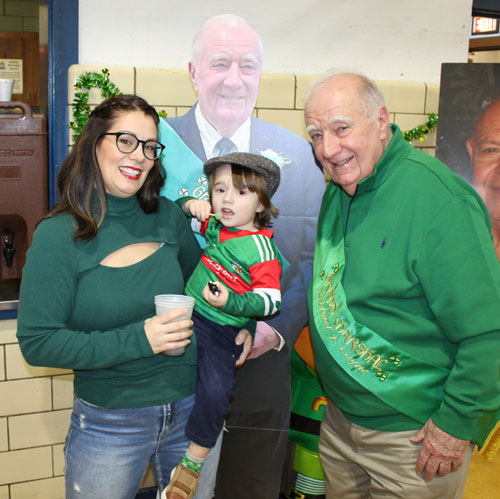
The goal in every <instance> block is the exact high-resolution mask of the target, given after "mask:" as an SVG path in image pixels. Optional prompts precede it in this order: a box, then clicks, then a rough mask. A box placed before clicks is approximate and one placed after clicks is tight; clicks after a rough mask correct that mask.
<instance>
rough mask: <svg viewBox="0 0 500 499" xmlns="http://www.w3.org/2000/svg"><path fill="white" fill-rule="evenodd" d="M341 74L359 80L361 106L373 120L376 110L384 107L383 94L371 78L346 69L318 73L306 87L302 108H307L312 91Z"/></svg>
mask: <svg viewBox="0 0 500 499" xmlns="http://www.w3.org/2000/svg"><path fill="white" fill-rule="evenodd" d="M341 75H353V76H357V77H358V78H359V80H360V94H361V97H362V102H361V103H360V104H361V108H362V111H363V112H364V113H365V114H366V116H367V118H368V120H370V121H373V120H375V119H376V117H377V111H378V110H379V109H380V107H382V106H383V107H386V104H385V99H384V96H383V95H382V92H381V91H380V90H379V88H378V87H377V85H376V84H375V82H374V81H373V80H370V78H368V77H367V76H365V75H364V74H361V73H357V72H354V71H346V70H341V69H337V68H332V69H329V70H328V71H325V72H324V73H323V74H322V75H320V76H319V77H318V78H317V79H316V80H315V81H314V82H313V83H312V84H311V86H310V87H309V88H308V89H307V92H306V95H305V97H304V109H307V104H308V102H309V100H310V98H311V97H312V96H313V95H314V93H315V92H316V91H317V90H318V89H319V88H320V87H322V86H324V85H328V83H330V82H331V81H332V80H334V79H335V78H337V77H339V76H341Z"/></svg>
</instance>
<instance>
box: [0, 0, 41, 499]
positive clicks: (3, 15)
mask: <svg viewBox="0 0 500 499" xmlns="http://www.w3.org/2000/svg"><path fill="white" fill-rule="evenodd" d="M38 4H39V1H38V0H0V31H30V32H37V31H38ZM0 498H1V496H0Z"/></svg>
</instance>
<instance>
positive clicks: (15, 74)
mask: <svg viewBox="0 0 500 499" xmlns="http://www.w3.org/2000/svg"><path fill="white" fill-rule="evenodd" d="M0 78H14V90H13V91H12V93H13V94H22V93H24V92H23V60H22V59H0Z"/></svg>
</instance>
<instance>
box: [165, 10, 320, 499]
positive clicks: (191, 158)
mask: <svg viewBox="0 0 500 499" xmlns="http://www.w3.org/2000/svg"><path fill="white" fill-rule="evenodd" d="M261 68H262V46H261V42H260V40H259V37H258V36H257V34H256V33H255V31H254V30H253V29H252V28H251V27H250V26H249V25H248V23H247V22H246V21H245V20H244V19H242V18H241V17H238V16H234V15H222V16H216V17H213V18H211V19H209V20H208V21H206V22H205V24H204V25H203V26H202V28H201V29H200V31H199V32H198V33H197V35H196V36H195V38H194V41H193V53H192V59H191V61H190V63H189V72H190V75H191V79H192V81H193V84H194V87H195V89H196V91H197V92H198V99H199V100H198V103H197V104H196V105H195V106H193V108H192V109H191V110H190V111H189V112H188V113H187V114H186V115H185V116H182V117H178V118H168V119H167V120H166V122H165V121H163V123H162V126H161V127H160V141H161V142H162V143H164V144H165V145H166V146H167V148H166V153H165V154H164V157H162V161H163V164H164V166H165V168H166V170H167V181H166V186H165V190H164V195H166V196H167V197H169V198H171V199H177V198H179V197H182V196H186V195H190V196H194V197H197V198H201V199H207V198H208V184H207V180H206V178H205V177H204V175H203V172H202V163H203V162H204V161H205V160H206V159H208V158H210V157H213V156H218V155H221V154H224V153H227V152H233V151H234V150H237V151H240V152H251V153H254V154H261V155H264V156H267V157H269V158H270V159H272V160H273V161H275V162H276V163H277V164H278V165H279V166H280V168H281V184H280V187H279V189H278V191H277V192H276V194H275V195H274V196H273V203H274V204H275V205H276V206H277V207H278V209H279V216H278V218H277V220H276V222H275V223H274V226H273V229H274V230H275V242H276V245H277V246H278V247H279V249H280V251H281V252H282V254H283V256H284V257H285V258H286V259H287V260H288V262H289V263H290V268H289V270H288V271H287V272H286V273H285V275H284V277H283V280H282V309H281V313H280V314H279V315H278V316H277V317H275V318H273V319H272V320H270V321H268V322H266V323H264V322H259V323H258V324H257V330H256V335H255V341H254V346H253V349H252V352H251V354H250V356H249V360H247V362H246V363H245V365H244V366H243V367H242V368H240V369H238V370H237V373H236V389H235V394H234V397H233V401H232V406H231V412H230V414H229V416H228V418H227V424H226V427H227V429H228V431H227V432H225V433H224V439H223V445H222V452H221V457H220V463H219V470H218V476H217V488H216V497H217V498H218V499H234V498H235V497H238V498H239V499H245V498H248V499H255V498H259V499H267V498H269V499H276V498H277V497H278V494H279V488H280V479H281V471H282V466H283V461H284V457H285V452H286V444H287V439H288V424H289V417H290V386H289V373H290V350H291V348H292V346H293V343H294V341H295V339H296V337H297V335H298V334H299V333H300V331H301V330H302V328H303V326H304V325H305V324H306V323H307V309H306V293H307V286H308V284H309V281H310V279H311V272H312V259H313V250H314V240H315V234H316V224H317V215H318V212H319V205H320V202H321V197H322V194H323V192H324V187H325V182H324V177H323V175H322V173H321V171H320V169H319V168H318V165H317V164H316V162H315V160H314V156H313V152H312V148H311V145H310V143H309V142H307V141H306V140H304V139H303V138H301V137H299V136H297V135H295V134H293V133H292V132H290V131H287V130H285V129H283V128H281V127H278V126H276V125H273V124H270V123H266V122H264V121H262V120H259V119H257V118H255V117H254V116H252V114H251V113H252V110H253V108H254V106H255V102H256V100H257V92H258V87H259V77H260V73H261ZM221 139H226V140H222V141H221ZM227 139H230V141H231V142H228V141H227ZM179 142H180V143H179ZM183 148H184V149H183ZM216 454H217V448H215V449H214V450H212V451H211V452H210V454H209V457H208V458H207V461H206V462H205V464H204V466H203V469H202V473H201V476H202V480H201V483H200V489H199V491H198V493H197V495H196V497H202V496H201V494H202V492H201V491H202V490H206V487H207V483H208V481H209V480H208V481H205V480H207V479H209V478H210V476H207V475H210V471H209V470H210V464H209V461H210V459H211V460H212V464H213V461H214V460H216ZM214 456H215V457H214ZM204 481H205V483H204ZM208 488H210V487H208ZM204 493H205V492H204ZM207 497H210V495H208V496H207Z"/></svg>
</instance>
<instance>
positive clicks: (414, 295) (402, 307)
mask: <svg viewBox="0 0 500 499" xmlns="http://www.w3.org/2000/svg"><path fill="white" fill-rule="evenodd" d="M392 128H393V132H394V136H393V137H392V139H391V141H390V143H389V145H388V147H387V150H386V151H385V153H384V155H383V156H382V158H381V159H380V161H379V162H378V163H377V165H376V166H375V169H374V172H373V173H372V174H371V175H370V176H368V177H367V178H365V179H363V180H362V181H361V182H360V183H359V185H358V188H357V191H356V193H355V195H354V196H352V197H351V196H349V195H348V194H347V193H346V192H345V191H344V190H343V189H341V188H340V187H339V186H338V185H336V184H334V183H332V182H331V183H330V185H329V186H328V189H327V193H326V194H325V198H324V201H323V203H324V204H325V200H326V199H327V198H328V197H329V191H330V193H331V192H332V190H333V189H340V196H341V205H340V206H341V209H340V212H341V217H342V227H341V230H343V234H344V249H345V269H344V273H343V276H342V285H343V288H344V291H345V296H346V300H347V301H346V302H347V306H348V308H349V310H350V312H351V313H352V315H353V317H354V319H355V320H356V321H357V322H358V323H361V324H363V325H364V326H366V327H368V328H370V329H371V330H372V331H374V332H375V333H376V334H378V335H379V336H380V337H382V338H383V339H384V340H386V341H388V342H389V343H391V344H392V345H393V346H394V348H395V349H396V351H397V349H398V348H399V349H401V350H403V351H405V352H408V353H409V354H411V355H412V356H413V357H415V358H416V359H421V360H422V361H424V362H425V363H429V364H432V365H436V366H440V367H441V368H444V369H446V370H448V371H449V374H448V375H447V377H446V376H445V379H444V382H443V386H442V387H438V389H442V400H440V401H439V403H437V404H436V405H435V407H433V408H432V409H431V410H430V411H429V414H428V417H432V420H433V421H434V423H435V424H436V425H437V426H439V427H440V428H441V429H443V430H444V431H446V432H448V433H450V434H452V435H454V436H456V437H459V438H462V439H465V440H469V439H471V437H472V433H473V430H474V428H475V427H476V424H477V422H478V420H479V418H480V417H481V416H482V415H483V413H484V412H485V411H495V410H497V409H498V407H500V385H499V372H500V264H499V262H498V259H497V257H496V253H495V251H494V249H493V243H492V236H491V232H490V222H489V216H488V213H487V211H486V208H485V206H484V204H483V202H482V201H481V199H480V198H479V196H478V195H477V193H476V192H475V190H474V189H473V188H472V187H471V186H470V185H469V184H467V183H466V182H464V181H463V180H462V179H460V178H459V177H458V176H457V175H455V174H454V173H453V172H452V171H451V170H450V169H449V168H448V167H447V166H446V165H444V164H443V163H441V162H440V161H438V160H437V159H435V158H432V157H431V156H428V155H427V154H425V153H423V152H421V151H418V150H416V149H414V148H413V147H412V146H410V145H409V144H408V143H406V141H405V140H404V138H403V136H402V134H401V132H400V130H399V129H398V127H397V126H395V125H393V127H392ZM325 208H326V206H323V207H322V212H321V215H320V220H319V226H321V224H329V223H331V211H330V212H328V210H326V209H325ZM318 278H319V276H317V275H314V277H313V279H318ZM312 320H313V318H312V317H311V321H312ZM316 326H317V327H318V328H320V327H321V321H317V322H316ZM318 331H319V329H317V330H316V331H314V328H312V340H313V344H314V349H315V356H316V365H317V368H318V371H319V374H320V376H321V380H322V383H323V386H324V389H325V391H326V394H327V396H328V397H329V398H331V399H332V400H333V401H334V402H335V404H337V405H338V406H339V408H340V409H341V410H342V411H343V413H344V414H345V416H346V417H347V418H348V419H349V420H351V421H353V422H354V423H357V424H359V425H362V426H365V427H368V428H373V429H376V430H385V431H399V430H412V429H417V428H420V427H421V426H422V422H419V421H416V420H414V419H412V418H411V417H409V416H407V415H406V414H403V413H401V412H399V411H398V410H396V409H394V408H393V407H391V406H390V405H388V404H386V403H384V402H383V401H382V400H381V399H380V398H378V397H377V396H376V395H375V394H374V393H372V392H371V391H368V390H367V389H366V388H365V387H364V386H362V385H361V384H360V383H358V382H357V381H355V380H354V379H353V378H352V377H351V376H350V375H349V374H347V372H346V371H344V370H343V369H342V368H341V367H340V366H339V364H337V363H336V362H335V360H334V359H333V358H332V357H331V355H330V354H329V353H328V351H327V349H326V347H325V344H324V343H323V341H321V339H320V335H319V334H318ZM340 341H343V338H342V340H340ZM346 341H347V340H346ZM354 348H355V347H354V342H352V343H351V344H349V345H347V343H346V345H345V352H350V354H351V355H352V356H353V358H355V359H356V360H359V361H360V362H364V360H363V359H361V360H360V359H358V358H356V353H355V350H353V349H354ZM351 350H352V352H351ZM366 357H367V356H365V359H366ZM399 376H401V377H402V378H401V379H402V380H403V381H404V366H401V369H400V371H399ZM425 383H426V376H425V372H422V384H423V386H424V388H425ZM435 388H436V387H433V388H432V389H433V391H434V392H435ZM401 396H402V397H407V400H408V403H410V404H419V403H421V400H419V399H418V398H416V397H415V396H414V395H413V394H412V392H411V390H408V391H405V390H404V385H403V389H402V393H401ZM476 443H481V442H476Z"/></svg>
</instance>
